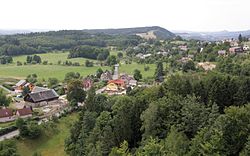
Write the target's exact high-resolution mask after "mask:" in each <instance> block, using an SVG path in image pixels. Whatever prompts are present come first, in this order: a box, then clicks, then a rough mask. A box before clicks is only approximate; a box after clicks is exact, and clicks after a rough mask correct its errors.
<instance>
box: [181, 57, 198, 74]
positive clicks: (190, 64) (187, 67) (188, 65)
mask: <svg viewBox="0 0 250 156" xmlns="http://www.w3.org/2000/svg"><path fill="white" fill-rule="evenodd" d="M182 70H183V71H184V72H188V71H189V70H195V64H194V62H193V61H191V60H190V61H188V62H187V63H184V64H183V66H182Z"/></svg>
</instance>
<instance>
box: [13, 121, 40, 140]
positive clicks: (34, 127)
mask: <svg viewBox="0 0 250 156" xmlns="http://www.w3.org/2000/svg"><path fill="white" fill-rule="evenodd" d="M16 126H17V128H18V129H19V131H20V136H21V137H26V138H30V139H35V138H38V137H39V136H40V135H41V128H40V127H39V125H38V124H37V122H35V121H32V120H29V119H28V120H24V119H22V118H18V119H17V120H16Z"/></svg>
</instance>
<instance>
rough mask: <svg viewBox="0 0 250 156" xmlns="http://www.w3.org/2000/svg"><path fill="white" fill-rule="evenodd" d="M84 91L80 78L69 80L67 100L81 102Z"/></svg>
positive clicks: (84, 95) (84, 94)
mask: <svg viewBox="0 0 250 156" xmlns="http://www.w3.org/2000/svg"><path fill="white" fill-rule="evenodd" d="M85 97H86V93H85V91H84V90H83V86H82V82H81V81H80V80H70V81H69V82H68V85H67V100H68V101H70V102H73V101H74V102H75V103H78V102H83V101H84V100H85Z"/></svg>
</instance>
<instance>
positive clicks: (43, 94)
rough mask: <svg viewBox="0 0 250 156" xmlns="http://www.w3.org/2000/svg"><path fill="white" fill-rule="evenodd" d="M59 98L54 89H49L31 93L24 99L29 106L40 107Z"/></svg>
mask: <svg viewBox="0 0 250 156" xmlns="http://www.w3.org/2000/svg"><path fill="white" fill-rule="evenodd" d="M58 98H59V96H58V94H57V93H56V92H55V90H54V89H49V90H45V91H40V92H34V93H29V94H27V95H26V96H25V97H24V101H25V102H26V104H27V105H28V106H32V107H40V106H44V105H47V104H49V103H53V101H55V100H57V99H58Z"/></svg>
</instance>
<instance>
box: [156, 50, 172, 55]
mask: <svg viewBox="0 0 250 156" xmlns="http://www.w3.org/2000/svg"><path fill="white" fill-rule="evenodd" d="M168 54H169V53H168V52H166V51H163V52H161V51H159V52H157V55H162V56H168Z"/></svg>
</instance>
